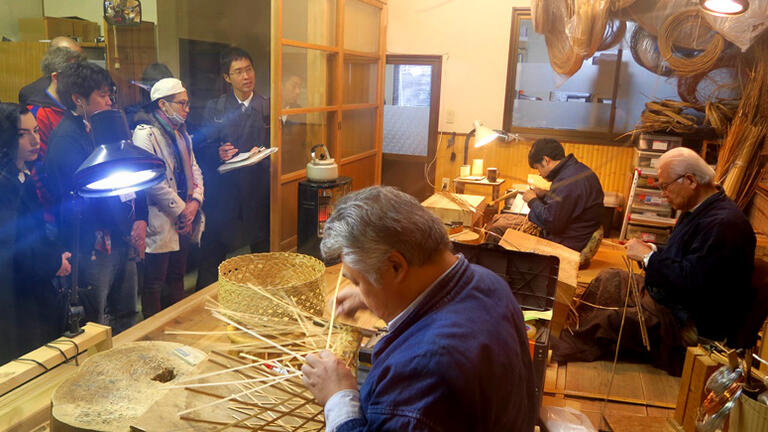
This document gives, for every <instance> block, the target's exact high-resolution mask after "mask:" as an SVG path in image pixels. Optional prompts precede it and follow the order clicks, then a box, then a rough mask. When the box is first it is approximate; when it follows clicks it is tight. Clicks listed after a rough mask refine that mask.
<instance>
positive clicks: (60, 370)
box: [0, 264, 385, 432]
mask: <svg viewBox="0 0 768 432" xmlns="http://www.w3.org/2000/svg"><path fill="white" fill-rule="evenodd" d="M340 270H341V265H340V264H338V265H335V266H332V267H328V268H327V269H326V271H325V278H326V284H325V289H326V295H327V297H329V298H330V297H331V296H332V294H333V290H334V288H335V286H336V280H337V278H338V275H339V271H340ZM348 283H349V281H347V280H346V279H342V284H341V286H342V288H343V287H344V286H345V285H346V284H348ZM217 294H218V286H217V284H215V283H214V284H212V285H211V286H209V287H207V288H205V289H203V290H201V291H198V292H196V293H194V294H192V295H190V296H189V297H187V298H185V299H184V300H182V301H180V302H178V303H176V304H175V305H173V306H170V307H169V308H167V309H164V310H162V311H160V312H159V313H157V314H155V315H153V316H152V317H150V318H148V319H146V320H144V321H142V322H140V323H138V324H136V325H135V326H133V327H131V328H129V329H127V330H125V331H124V332H122V333H120V334H119V335H117V336H115V337H114V338H112V345H113V346H120V345H122V344H125V343H128V342H133V341H142V340H162V341H171V342H178V343H183V344H185V345H189V346H192V347H195V348H198V349H200V350H202V351H205V352H210V351H211V350H213V349H217V348H226V347H228V346H229V345H230V342H229V339H228V338H227V337H226V335H189V334H186V335H170V334H166V333H165V332H166V330H185V331H199V332H211V331H217V330H224V329H225V324H223V323H222V322H221V321H219V320H217V319H215V318H213V317H212V316H211V313H210V311H208V310H207V309H206V303H207V302H208V301H209V299H213V300H215V299H216V298H217ZM325 314H326V316H330V306H328V307H326V311H325ZM339 321H342V322H348V323H350V324H354V325H357V326H361V327H368V328H374V327H383V326H384V325H385V323H384V322H383V321H381V320H380V319H378V318H377V317H376V316H374V315H373V314H372V313H370V312H367V311H366V312H359V313H358V314H357V316H356V317H355V319H354V320H345V319H341V318H340V319H339ZM76 371H77V367H76V366H75V365H73V364H72V363H67V364H62V365H60V366H58V367H56V368H55V369H51V371H50V372H47V373H45V374H43V375H41V376H39V377H37V378H36V379H34V380H32V381H30V382H28V383H26V384H24V385H23V386H21V387H18V388H17V389H16V390H14V391H13V392H11V393H9V394H8V395H5V396H3V398H0V409H1V408H3V406H4V404H5V405H6V406H9V408H8V409H9V412H11V413H15V412H18V411H19V410H22V409H23V411H24V415H23V416H19V417H16V418H17V419H18V420H17V421H12V422H10V423H7V424H4V423H3V422H0V430H5V431H14V432H16V431H18V432H28V431H33V430H35V429H36V428H37V427H38V426H40V425H42V424H44V423H47V422H48V421H49V419H50V409H51V406H50V397H51V394H53V391H54V390H55V389H56V387H58V384H60V383H61V382H63V381H64V380H65V379H66V378H68V377H70V376H72V375H74V374H75V372H76ZM30 394H34V395H35V397H34V399H30V398H29V396H28V395H30ZM13 403H18V404H19V405H23V406H19V407H18V409H14V408H13V406H11V404H13Z"/></svg>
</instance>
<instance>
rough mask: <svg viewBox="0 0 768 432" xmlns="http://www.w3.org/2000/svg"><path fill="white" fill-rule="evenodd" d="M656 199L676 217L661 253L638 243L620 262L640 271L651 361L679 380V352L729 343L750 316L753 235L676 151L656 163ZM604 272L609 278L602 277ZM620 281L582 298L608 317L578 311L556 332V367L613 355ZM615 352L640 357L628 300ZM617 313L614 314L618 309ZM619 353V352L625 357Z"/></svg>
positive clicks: (692, 158) (697, 167)
mask: <svg viewBox="0 0 768 432" xmlns="http://www.w3.org/2000/svg"><path fill="white" fill-rule="evenodd" d="M659 163H660V165H659V187H660V189H661V194H662V196H663V197H664V198H666V199H667V201H669V203H670V204H671V205H672V206H673V207H674V208H675V209H677V210H680V211H682V212H683V213H682V215H681V216H680V218H679V219H678V221H677V225H676V226H675V228H674V230H673V231H672V234H671V235H670V237H669V239H668V240H667V244H666V245H664V246H658V247H657V246H655V245H653V244H649V243H644V242H642V241H640V240H637V239H634V240H631V241H630V242H629V243H627V245H626V252H627V256H628V257H629V258H631V259H634V260H637V261H640V262H642V263H644V265H645V281H644V284H641V285H639V286H641V287H643V288H644V289H643V292H642V294H641V305H642V312H643V316H644V320H645V324H646V326H647V328H648V335H649V338H650V344H651V348H652V351H651V353H650V355H651V360H653V361H654V362H655V363H656V365H657V366H659V367H662V368H664V369H666V370H667V371H669V372H670V373H673V374H675V373H676V374H679V373H680V368H681V367H682V358H683V355H684V350H683V346H684V345H686V344H695V343H696V340H697V338H698V337H705V338H709V339H715V340H723V339H728V340H733V339H734V338H735V336H736V334H737V332H738V331H739V329H740V328H741V327H742V325H743V322H742V321H743V319H744V317H745V316H746V315H747V314H746V313H745V312H744V311H748V310H750V304H751V302H752V301H753V298H754V292H753V290H752V288H751V285H750V278H751V274H752V268H753V263H754V253H755V234H754V232H753V230H752V226H751V225H750V223H749V221H748V220H747V218H746V217H745V216H744V213H742V211H741V210H740V209H739V208H738V207H737V206H736V204H734V203H733V201H731V200H730V199H729V198H728V197H727V196H726V195H725V193H724V192H723V191H722V190H721V189H720V187H719V186H718V185H716V184H715V183H714V181H713V178H714V171H713V170H712V168H710V167H709V166H708V165H707V164H706V162H705V161H704V160H703V159H702V158H701V157H699V155H697V154H696V153H695V152H693V151H692V150H690V149H687V148H676V149H672V150H670V151H668V152H666V153H665V154H664V155H662V156H661V158H660V159H659ZM608 272H610V273H608ZM627 282H628V278H627V275H626V273H624V274H620V273H617V271H616V270H608V271H606V272H603V273H601V274H600V275H598V277H597V278H596V279H595V280H594V281H593V282H592V284H590V287H589V288H588V289H587V291H586V292H585V293H584V297H583V298H584V299H587V300H588V301H590V300H591V301H592V302H597V303H600V304H601V305H602V306H609V307H616V310H606V309H592V308H591V307H586V306H584V305H582V307H581V308H580V309H581V312H583V314H582V313H581V312H580V323H579V328H578V329H576V330H574V333H573V334H570V333H569V332H563V335H562V336H561V338H560V340H559V341H556V342H555V345H554V358H555V359H556V360H581V361H583V360H596V359H598V358H600V357H603V356H604V355H606V354H607V353H608V352H612V350H613V349H614V348H615V343H616V337H617V336H616V335H617V333H618V327H619V325H620V321H621V314H622V308H623V305H624V295H625V293H626V291H625V290H626V286H627ZM630 305H631V307H630V308H628V309H627V315H626V317H625V326H627V327H625V329H624V333H623V336H622V340H621V349H622V351H623V352H635V353H641V352H643V347H642V345H641V343H640V328H639V322H638V314H637V308H636V307H635V306H634V301H632V299H631V297H630ZM618 306H621V307H618ZM625 350H626V351H625Z"/></svg>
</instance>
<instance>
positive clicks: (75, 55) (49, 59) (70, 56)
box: [40, 47, 86, 76]
mask: <svg viewBox="0 0 768 432" xmlns="http://www.w3.org/2000/svg"><path fill="white" fill-rule="evenodd" d="M84 61H86V58H85V56H84V55H83V54H81V53H79V52H77V51H74V50H71V49H69V48H65V47H53V48H50V49H49V50H48V52H46V53H45V57H43V61H42V63H40V69H41V70H42V71H43V75H45V76H50V75H51V74H53V73H54V72H61V70H62V69H64V66H66V65H68V64H70V63H75V62H77V63H82V62H84Z"/></svg>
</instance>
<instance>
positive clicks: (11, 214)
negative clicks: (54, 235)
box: [0, 161, 21, 364]
mask: <svg viewBox="0 0 768 432" xmlns="http://www.w3.org/2000/svg"><path fill="white" fill-rule="evenodd" d="M17 174H18V169H16V167H15V166H14V165H13V163H9V162H8V161H6V163H5V164H4V166H2V167H0V275H2V277H0V329H2V331H0V364H5V363H6V362H8V361H9V360H11V359H13V358H15V357H16V356H17V355H18V351H17V336H18V335H17V332H16V289H15V285H14V280H15V277H14V276H15V272H14V266H13V258H14V253H13V252H14V250H16V217H17V215H18V211H19V199H20V197H21V183H19V180H18V179H17V178H16V175H17Z"/></svg>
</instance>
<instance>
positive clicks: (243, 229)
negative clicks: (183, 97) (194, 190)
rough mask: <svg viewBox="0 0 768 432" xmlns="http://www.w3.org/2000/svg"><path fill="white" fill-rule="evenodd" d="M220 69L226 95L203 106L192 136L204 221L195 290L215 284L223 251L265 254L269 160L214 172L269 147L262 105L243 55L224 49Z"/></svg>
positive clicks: (264, 104)
mask: <svg viewBox="0 0 768 432" xmlns="http://www.w3.org/2000/svg"><path fill="white" fill-rule="evenodd" d="M221 70H222V73H223V75H224V79H225V80H226V81H227V82H228V83H230V84H231V85H232V91H229V92H227V93H225V94H223V95H221V96H220V97H219V98H217V99H214V100H211V101H209V102H208V104H207V106H206V108H205V114H204V120H203V127H202V128H201V130H200V131H199V133H198V136H196V137H195V142H196V148H195V155H197V156H198V164H199V165H200V168H201V169H202V171H203V179H204V182H205V202H204V203H203V210H204V212H205V214H206V217H207V220H206V227H205V232H204V233H203V239H202V242H201V245H200V247H201V251H200V254H201V260H200V268H199V270H198V277H197V289H201V288H205V287H206V286H208V285H210V284H211V283H213V282H216V280H217V279H218V266H219V264H220V263H221V262H222V261H223V260H224V258H225V257H226V255H227V254H228V253H229V252H232V251H234V250H237V249H239V248H241V247H243V246H250V249H251V252H268V251H269V178H270V177H269V176H270V161H269V159H265V160H263V161H261V162H259V163H258V164H256V165H254V166H250V167H244V168H240V169H236V170H234V171H230V172H227V173H225V174H219V172H218V171H217V168H218V167H219V166H220V165H221V164H222V163H224V161H227V160H229V159H232V157H234V156H235V155H236V154H239V153H241V152H249V151H251V150H252V149H254V148H255V147H269V134H268V133H267V127H266V125H267V124H268V122H269V119H268V117H269V115H268V112H267V111H266V108H267V101H266V99H265V98H263V97H261V96H260V95H258V94H256V93H255V92H254V80H255V72H254V70H253V61H252V60H251V57H250V56H249V55H248V53H247V52H245V51H243V50H242V49H239V48H231V49H229V50H226V51H225V52H224V53H222V56H221Z"/></svg>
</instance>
